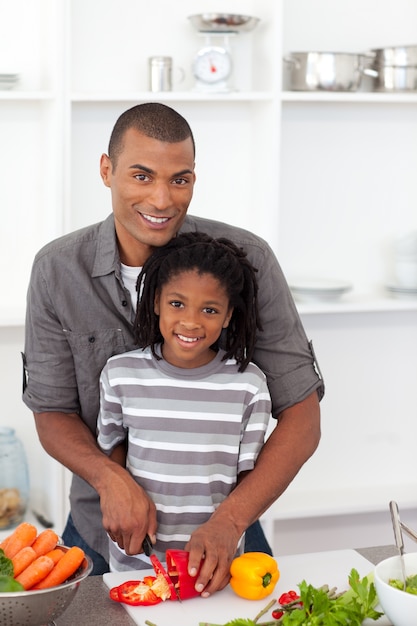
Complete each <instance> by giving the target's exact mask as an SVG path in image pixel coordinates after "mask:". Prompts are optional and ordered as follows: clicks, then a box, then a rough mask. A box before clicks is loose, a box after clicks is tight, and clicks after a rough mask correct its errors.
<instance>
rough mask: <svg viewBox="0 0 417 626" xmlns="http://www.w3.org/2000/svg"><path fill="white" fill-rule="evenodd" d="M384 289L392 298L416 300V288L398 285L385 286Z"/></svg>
mask: <svg viewBox="0 0 417 626" xmlns="http://www.w3.org/2000/svg"><path fill="white" fill-rule="evenodd" d="M386 289H387V291H388V293H389V294H390V295H391V296H392V297H393V298H406V299H408V298H410V299H415V298H417V287H401V286H400V285H387V286H386Z"/></svg>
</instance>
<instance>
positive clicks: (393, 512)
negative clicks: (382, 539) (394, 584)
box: [389, 500, 406, 591]
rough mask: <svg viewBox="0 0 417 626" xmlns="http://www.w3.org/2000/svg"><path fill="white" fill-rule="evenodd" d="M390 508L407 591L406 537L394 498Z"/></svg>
mask: <svg viewBox="0 0 417 626" xmlns="http://www.w3.org/2000/svg"><path fill="white" fill-rule="evenodd" d="M389 508H390V512H391V520H392V526H393V529H394V537H395V544H396V546H397V548H398V551H399V553H400V563H401V574H402V580H403V589H404V591H405V588H406V575H405V565H404V539H403V535H402V532H401V521H400V514H399V511H398V504H397V503H396V502H394V501H393V500H391V502H390V503H389Z"/></svg>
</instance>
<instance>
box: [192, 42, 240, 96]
mask: <svg viewBox="0 0 417 626" xmlns="http://www.w3.org/2000/svg"><path fill="white" fill-rule="evenodd" d="M193 70H194V76H195V78H196V79H197V81H198V82H199V83H200V84H203V85H207V86H213V87H215V86H216V85H218V84H219V83H222V84H224V83H225V82H226V81H227V79H228V78H229V76H230V74H231V72H232V59H231V56H230V54H229V52H228V51H227V50H226V49H225V48H222V47H221V46H206V47H205V48H202V49H201V50H200V51H199V52H198V54H197V56H196V58H195V60H194V66H193Z"/></svg>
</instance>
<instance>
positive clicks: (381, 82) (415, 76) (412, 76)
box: [363, 65, 417, 91]
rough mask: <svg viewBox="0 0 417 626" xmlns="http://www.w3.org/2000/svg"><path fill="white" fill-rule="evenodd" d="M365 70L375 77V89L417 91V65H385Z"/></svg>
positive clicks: (365, 72)
mask: <svg viewBox="0 0 417 626" xmlns="http://www.w3.org/2000/svg"><path fill="white" fill-rule="evenodd" d="M363 71H364V74H367V75H368V76H372V77H373V78H374V86H373V89H374V91H417V67H411V66H410V67H401V66H391V65H384V66H382V67H376V66H374V68H373V69H369V68H365V69H364V70H363Z"/></svg>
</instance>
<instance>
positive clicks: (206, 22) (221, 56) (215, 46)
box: [188, 13, 259, 93]
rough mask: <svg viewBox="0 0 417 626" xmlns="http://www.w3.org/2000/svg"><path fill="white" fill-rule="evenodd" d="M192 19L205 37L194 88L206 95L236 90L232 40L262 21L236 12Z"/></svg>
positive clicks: (203, 15) (194, 71) (201, 14)
mask: <svg viewBox="0 0 417 626" xmlns="http://www.w3.org/2000/svg"><path fill="white" fill-rule="evenodd" d="M188 19H189V20H190V21H191V24H192V25H193V26H194V28H195V29H196V30H197V32H198V34H199V35H200V36H202V37H204V44H203V46H202V47H201V48H200V49H199V51H198V52H197V54H196V56H195V58H194V62H193V74H194V78H195V87H194V89H195V90H196V91H201V92H205V93H222V92H229V91H233V88H232V87H231V85H230V79H231V75H232V70H233V61H232V52H231V46H230V37H234V36H236V35H237V34H239V33H243V32H249V31H251V30H253V29H254V28H255V26H256V24H257V23H258V22H259V19H258V18H257V17H251V16H249V15H235V14H233V13H200V14H197V15H190V16H189V18H188Z"/></svg>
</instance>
